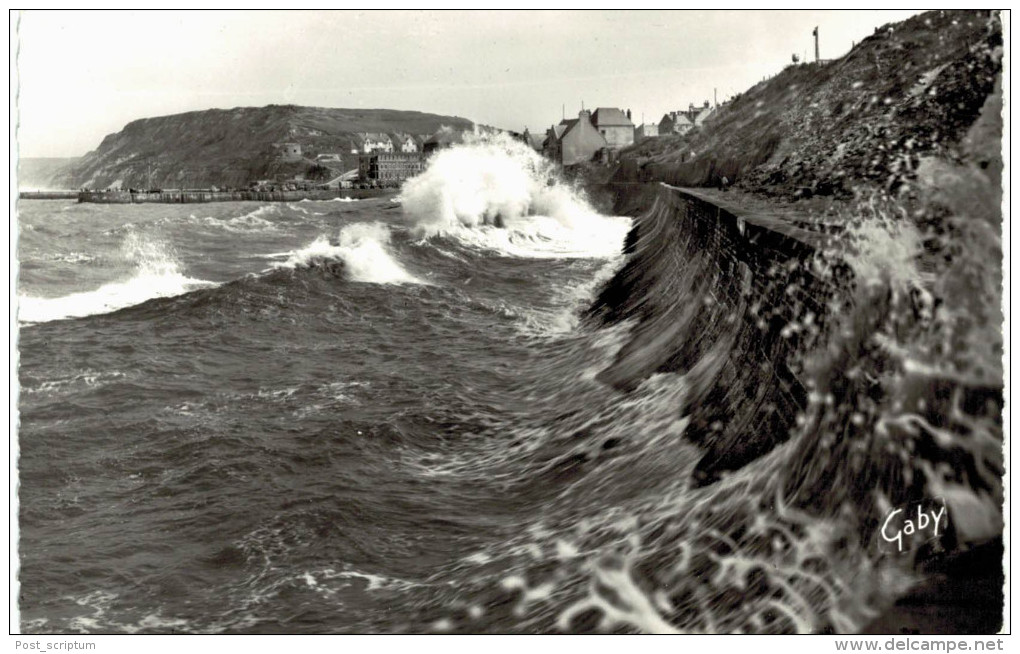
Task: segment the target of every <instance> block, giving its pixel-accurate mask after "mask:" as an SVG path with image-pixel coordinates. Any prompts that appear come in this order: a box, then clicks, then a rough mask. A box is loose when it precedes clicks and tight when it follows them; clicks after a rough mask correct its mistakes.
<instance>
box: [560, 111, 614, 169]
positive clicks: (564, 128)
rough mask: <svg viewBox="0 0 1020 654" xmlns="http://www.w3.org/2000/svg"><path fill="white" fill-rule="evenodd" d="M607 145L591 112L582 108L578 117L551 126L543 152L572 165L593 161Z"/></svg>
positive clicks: (562, 163)
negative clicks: (593, 121) (593, 120)
mask: <svg viewBox="0 0 1020 654" xmlns="http://www.w3.org/2000/svg"><path fill="white" fill-rule="evenodd" d="M633 139H634V126H633V125H631V142H633ZM607 145H608V143H607V142H606V138H605V137H604V136H603V135H602V134H600V133H599V131H598V130H597V129H596V128H595V126H594V125H593V124H592V115H591V112H590V111H587V110H585V109H582V110H581V111H580V113H578V115H577V118H570V119H564V120H562V121H560V124H559V125H553V126H552V127H550V128H549V131H548V132H546V140H545V143H544V146H543V152H544V154H545V156H546V157H548V158H549V159H552V160H553V161H555V162H557V163H559V164H561V165H564V166H572V165H574V164H579V163H585V162H588V161H591V160H592V159H593V158H594V157H595V154H596V153H597V152H598V151H599V150H601V149H602V148H605V147H607Z"/></svg>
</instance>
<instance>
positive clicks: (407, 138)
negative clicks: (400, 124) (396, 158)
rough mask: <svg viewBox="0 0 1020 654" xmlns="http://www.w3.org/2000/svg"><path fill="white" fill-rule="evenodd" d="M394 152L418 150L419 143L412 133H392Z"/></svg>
mask: <svg viewBox="0 0 1020 654" xmlns="http://www.w3.org/2000/svg"><path fill="white" fill-rule="evenodd" d="M390 141H391V142H392V143H393V150H394V152H418V144H417V143H416V142H415V140H414V137H413V136H411V135H410V134H390Z"/></svg>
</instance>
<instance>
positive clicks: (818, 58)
mask: <svg viewBox="0 0 1020 654" xmlns="http://www.w3.org/2000/svg"><path fill="white" fill-rule="evenodd" d="M811 33H812V34H814V36H815V63H816V64H817V63H818V62H819V61H821V58H820V57H819V56H818V26H817V25H816V26H815V31H813V32H811Z"/></svg>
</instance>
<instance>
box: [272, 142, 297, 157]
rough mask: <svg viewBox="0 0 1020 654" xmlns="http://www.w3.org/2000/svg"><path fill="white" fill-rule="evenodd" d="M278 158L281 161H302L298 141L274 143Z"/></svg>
mask: <svg viewBox="0 0 1020 654" xmlns="http://www.w3.org/2000/svg"><path fill="white" fill-rule="evenodd" d="M273 149H274V150H275V151H276V158H277V159H279V160H280V161H301V159H302V156H301V146H300V145H299V144H297V143H274V144H273Z"/></svg>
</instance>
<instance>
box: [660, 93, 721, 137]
mask: <svg viewBox="0 0 1020 654" xmlns="http://www.w3.org/2000/svg"><path fill="white" fill-rule="evenodd" d="M714 111H715V107H713V106H711V105H710V104H709V102H708V100H705V104H704V105H702V106H700V107H695V106H694V103H693V102H692V103H691V104H690V106H689V107H688V108H687V110H686V111H682V110H681V111H671V112H669V113H668V114H665V115H664V116H663V117H662V120H661V121H659V135H660V136H665V135H666V134H685V133H687V132H688V131H690V130H691V129H693V128H695V127H701V125H702V123H704V122H705V120H707V119H708V117H709V116H711V115H712V114H713V112H714Z"/></svg>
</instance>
